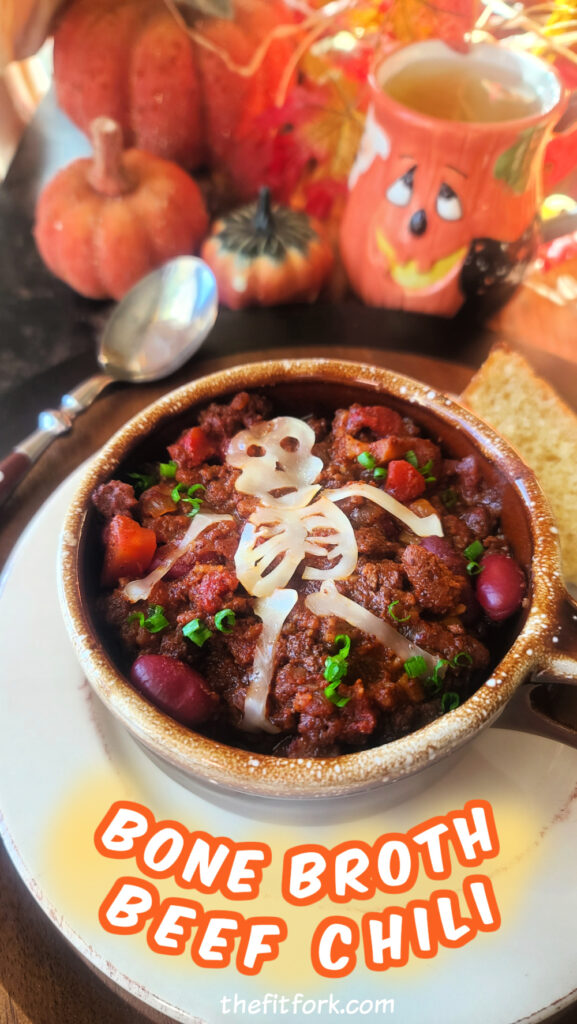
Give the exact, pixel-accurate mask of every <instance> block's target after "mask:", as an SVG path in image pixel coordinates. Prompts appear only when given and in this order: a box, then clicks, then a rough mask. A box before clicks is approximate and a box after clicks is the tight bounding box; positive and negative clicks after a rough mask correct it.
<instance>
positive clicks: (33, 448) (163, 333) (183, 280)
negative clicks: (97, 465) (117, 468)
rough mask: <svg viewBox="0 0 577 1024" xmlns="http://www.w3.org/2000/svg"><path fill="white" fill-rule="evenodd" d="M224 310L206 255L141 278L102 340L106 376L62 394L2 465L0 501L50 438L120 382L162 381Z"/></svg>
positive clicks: (181, 260)
mask: <svg viewBox="0 0 577 1024" xmlns="http://www.w3.org/2000/svg"><path fill="white" fill-rule="evenodd" d="M217 313H218V293H217V287H216V281H215V279H214V275H213V273H212V271H211V269H210V267H208V266H207V264H206V263H204V261H203V260H201V259H197V258H196V257H195V256H179V257H177V258H176V259H174V260H170V261H169V262H168V263H165V264H164V266H162V267H159V268H158V270H153V271H152V273H151V274H148V275H147V276H146V277H144V278H142V280H141V281H139V282H138V283H137V284H136V285H134V287H133V288H131V289H130V291H129V292H127V294H126V295H125V296H124V298H123V299H122V300H121V301H120V302H119V303H118V305H117V306H116V308H115V309H114V312H113V313H112V315H111V317H110V319H109V320H108V322H107V324H106V327H105V329H104V332H103V334H102V336H101V338H100V341H99V344H98V353H97V355H98V362H99V364H100V366H101V368H102V371H103V372H102V373H97V374H95V376H93V377H89V378H88V380H85V381H83V383H82V384H79V385H78V386H77V387H75V388H73V389H72V390H71V391H69V392H68V394H66V395H64V396H63V398H62V399H61V402H60V408H59V409H46V410H45V411H44V412H41V413H40V416H39V417H38V429H37V430H35V431H34V433H33V434H30V436H29V437H27V438H26V440H25V441H22V442H21V444H18V445H16V447H15V448H14V449H13V450H12V452H11V453H10V455H8V456H7V457H6V458H5V459H4V460H3V461H2V462H0V504H2V502H4V501H5V500H6V498H7V497H8V496H9V495H10V494H11V493H12V491H13V490H14V489H15V487H17V485H18V484H19V483H20V481H21V480H22V479H23V478H24V477H25V476H26V474H27V473H28V470H29V469H30V468H31V466H32V465H33V464H34V463H35V462H36V461H37V459H39V458H40V456H41V455H42V453H43V452H44V451H46V449H47V448H48V446H49V445H50V444H51V443H52V441H53V440H54V439H55V438H56V437H59V435H60V434H65V433H67V431H69V430H70V428H71V426H72V424H73V422H74V420H75V419H76V417H77V416H78V415H79V414H80V413H82V412H84V411H85V410H86V409H88V407H89V406H90V405H91V404H92V402H93V401H94V400H95V398H98V396H99V395H100V394H101V392H102V391H104V389H105V388H107V387H108V386H109V384H114V383H115V382H116V381H126V382H131V383H135V384H136V383H143V382H145V381H152V380H160V379H161V378H162V377H168V376H169V374H171V373H174V371H175V370H178V368H179V367H180V366H182V365H183V364H184V363H185V362H186V361H187V359H190V357H191V356H192V355H193V354H194V353H195V352H196V351H197V349H199V348H200V346H201V345H202V343H203V341H204V339H205V338H206V336H207V335H208V334H209V332H210V331H211V329H212V327H213V326H214V322H215V320H216V316H217Z"/></svg>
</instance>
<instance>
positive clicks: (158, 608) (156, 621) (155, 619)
mask: <svg viewBox="0 0 577 1024" xmlns="http://www.w3.org/2000/svg"><path fill="white" fill-rule="evenodd" d="M126 621H127V622H135V621H137V622H138V625H139V626H140V628H141V629H142V628H144V629H147V630H148V632H149V633H160V632H161V631H162V630H163V629H166V627H167V626H168V625H169V622H168V619H167V618H166V616H165V614H164V608H163V607H162V605H161V604H155V606H154V608H149V609H148V615H147V616H146V615H145V614H144V612H133V613H132V615H129V616H128V618H127V620H126Z"/></svg>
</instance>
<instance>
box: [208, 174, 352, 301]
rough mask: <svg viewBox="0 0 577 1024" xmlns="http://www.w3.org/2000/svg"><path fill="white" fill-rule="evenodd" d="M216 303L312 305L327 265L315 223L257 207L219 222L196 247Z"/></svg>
mask: <svg viewBox="0 0 577 1024" xmlns="http://www.w3.org/2000/svg"><path fill="white" fill-rule="evenodd" d="M202 257H203V259H204V260H205V261H206V262H207V263H208V265H209V267H210V268H211V269H212V271H213V273H214V276H215V278H216V282H217V285H218V294H219V298H220V301H221V302H222V303H223V305H225V306H229V308H230V309H242V308H243V307H245V306H274V305H280V304H281V303H284V302H314V301H315V299H316V298H317V296H318V294H319V292H320V290H321V288H322V286H323V284H324V283H325V282H326V280H327V278H328V275H329V273H330V271H331V269H332V265H333V250H332V247H331V245H330V244H329V242H328V241H327V240H326V239H325V238H324V237H323V233H322V228H321V226H320V224H318V223H317V222H316V221H314V220H312V219H311V218H310V217H308V216H307V214H306V213H299V212H297V211H296V210H291V209H289V207H288V206H281V205H279V204H276V205H272V206H271V202H270V193H269V190H268V188H262V189H261V191H260V195H259V198H258V201H257V202H254V203H249V204H248V205H247V206H243V207H241V208H240V209H239V210H235V211H234V212H233V213H230V214H229V215H228V216H226V217H221V218H220V220H217V221H216V222H215V224H214V225H213V228H212V230H211V233H210V235H209V237H208V238H207V239H206V241H205V242H204V244H203V246H202Z"/></svg>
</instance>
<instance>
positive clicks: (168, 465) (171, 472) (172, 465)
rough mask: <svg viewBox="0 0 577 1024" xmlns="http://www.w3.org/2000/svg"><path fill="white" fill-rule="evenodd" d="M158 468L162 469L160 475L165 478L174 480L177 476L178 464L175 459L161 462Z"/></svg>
mask: <svg viewBox="0 0 577 1024" xmlns="http://www.w3.org/2000/svg"><path fill="white" fill-rule="evenodd" d="M158 468H159V470H160V475H161V476H162V477H164V479H165V480H172V478H173V477H174V476H176V470H177V469H178V464H177V463H176V462H174V461H173V460H171V461H170V462H159V463H158Z"/></svg>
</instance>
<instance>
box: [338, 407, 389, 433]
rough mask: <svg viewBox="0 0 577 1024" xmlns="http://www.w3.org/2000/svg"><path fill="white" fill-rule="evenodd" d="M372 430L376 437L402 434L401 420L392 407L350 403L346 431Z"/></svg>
mask: <svg viewBox="0 0 577 1024" xmlns="http://www.w3.org/2000/svg"><path fill="white" fill-rule="evenodd" d="M360 430H372V432H373V434H376V435H377V437H386V436H387V435H388V434H402V432H403V421H402V419H401V417H400V416H399V414H398V412H395V411H394V409H387V407H386V406H384V405H358V404H355V405H351V407H350V409H349V415H348V418H347V433H349V434H356V433H357V432H358V431H360Z"/></svg>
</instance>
